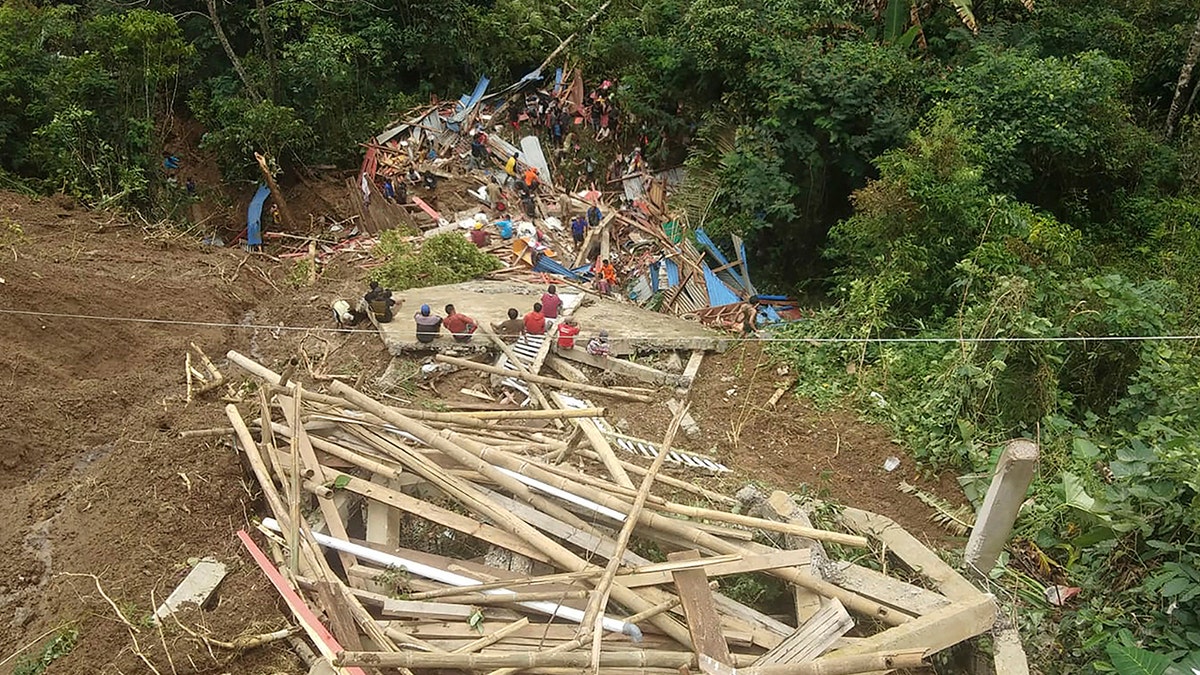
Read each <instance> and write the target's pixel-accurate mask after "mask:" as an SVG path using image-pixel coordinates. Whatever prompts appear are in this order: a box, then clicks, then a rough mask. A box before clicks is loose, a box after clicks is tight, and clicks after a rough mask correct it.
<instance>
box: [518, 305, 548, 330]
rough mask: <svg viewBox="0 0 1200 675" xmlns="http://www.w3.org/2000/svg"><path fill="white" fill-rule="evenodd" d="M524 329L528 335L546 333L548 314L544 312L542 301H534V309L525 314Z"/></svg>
mask: <svg viewBox="0 0 1200 675" xmlns="http://www.w3.org/2000/svg"><path fill="white" fill-rule="evenodd" d="M523 329H524V332H525V334H526V335H545V334H546V315H545V314H542V303H540V302H535V303H533V311H532V312H530V313H528V314H526V315H525V319H524V326H523Z"/></svg>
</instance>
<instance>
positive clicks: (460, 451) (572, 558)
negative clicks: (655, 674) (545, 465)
mask: <svg viewBox="0 0 1200 675" xmlns="http://www.w3.org/2000/svg"><path fill="white" fill-rule="evenodd" d="M332 389H333V391H334V393H336V394H338V395H340V396H344V397H346V398H347V399H349V400H351V401H353V402H354V403H355V404H356V405H358V406H360V407H362V408H363V409H364V410H368V411H370V412H372V413H374V414H376V415H379V416H380V417H382V418H383V419H385V420H387V421H388V422H389V423H391V424H394V425H396V426H397V427H398V428H400V429H402V430H404V431H406V432H408V433H410V434H412V435H413V436H415V437H416V438H419V439H421V441H422V442H424V443H427V444H428V445H429V446H430V447H433V448H435V449H437V450H440V451H442V452H444V453H446V454H447V455H449V456H450V457H452V458H453V459H454V460H455V461H457V462H459V463H461V464H462V465H463V466H465V467H468V468H470V469H473V470H475V471H478V472H479V473H480V474H481V475H484V476H486V477H488V478H489V479H491V480H493V481H495V482H496V484H497V485H499V486H501V487H502V488H503V489H505V490H506V491H508V492H509V493H510V494H513V495H519V496H520V497H523V498H524V500H525V501H527V502H528V503H529V504H532V505H534V506H537V504H538V503H539V502H540V501H541V500H536V499H531V495H530V492H529V488H527V487H526V486H525V485H524V484H523V483H521V482H519V481H518V480H516V479H515V478H513V477H511V476H509V475H508V474H506V473H503V472H501V471H500V470H498V469H497V468H496V467H494V466H492V465H491V464H489V463H488V462H486V461H484V460H483V459H482V458H481V457H479V456H477V455H476V454H475V453H473V452H471V451H469V450H467V449H466V448H464V447H463V446H461V445H458V444H456V443H453V442H451V441H450V440H448V439H447V438H445V437H444V436H441V435H438V434H437V433H435V432H434V431H433V430H432V429H430V428H429V427H427V426H425V425H423V424H421V423H419V422H417V421H416V420H412V419H409V418H406V417H404V416H403V415H400V414H398V413H394V412H392V411H389V410H388V409H387V408H386V407H385V406H383V405H381V404H379V403H377V402H376V401H374V400H372V399H371V398H370V397H368V396H366V395H364V394H362V393H360V392H358V391H356V390H355V389H354V388H353V387H350V386H349V385H347V384H345V383H344V382H335V383H333V385H332ZM505 454H506V455H507V453H505ZM414 466H415V464H414ZM510 470H513V469H510ZM517 470H518V471H519V469H517ZM425 477H426V478H427V479H430V480H433V481H435V482H439V483H441V484H442V485H444V486H445V487H446V488H449V494H451V495H452V496H456V495H457V496H458V498H460V501H463V503H464V505H467V506H468V507H470V508H472V510H474V511H476V513H478V514H479V515H481V516H483V517H486V518H492V519H493V522H495V523H496V524H497V525H499V526H501V527H503V528H504V529H506V530H508V531H509V532H511V533H513V534H515V535H517V536H518V537H521V538H522V539H525V540H526V541H527V542H529V543H530V544H532V545H534V546H536V547H538V548H539V549H541V550H543V551H545V553H546V555H548V556H550V558H551V559H553V560H554V561H555V562H556V563H557V564H558V565H560V566H562V567H564V568H565V569H567V570H568V571H571V572H579V571H583V570H586V569H590V568H591V567H592V565H590V564H588V563H587V562H585V561H584V560H583V559H581V558H580V557H578V556H577V555H575V554H574V553H572V552H571V551H570V550H568V549H567V548H565V547H564V546H562V545H561V544H559V543H558V542H557V541H555V540H553V539H551V538H550V537H548V536H546V535H544V534H543V533H542V532H540V531H539V530H537V529H536V528H534V527H533V526H531V525H529V524H528V523H526V522H525V521H523V520H521V519H519V518H517V517H516V516H514V515H512V514H511V513H509V512H508V511H505V510H504V509H501V508H497V507H496V506H495V505H494V504H492V503H491V501H490V500H488V499H487V498H486V497H485V496H484V495H482V494H481V493H480V492H479V490H478V488H476V487H474V486H471V485H469V484H467V483H465V482H464V481H462V480H461V479H458V478H456V477H454V476H449V475H446V474H445V472H442V471H440V470H439V471H434V472H432V473H431V474H429V475H426V476H425ZM444 489H445V488H444ZM559 510H562V509H561V508H560V509H559ZM576 520H577V519H576ZM613 597H614V598H615V599H616V600H617V602H619V603H621V604H622V605H624V606H625V607H628V608H629V609H632V610H635V611H639V610H642V609H646V608H648V607H649V606H650V605H651V603H649V602H647V601H646V600H644V599H643V598H642V596H641V595H639V594H638V593H635V592H633V591H631V590H630V589H628V588H625V587H623V586H614V590H613ZM655 626H657V627H658V628H659V629H660V630H662V631H663V632H664V633H666V634H667V635H669V636H670V637H671V638H672V639H674V640H676V641H677V642H679V643H680V644H685V643H686V641H687V640H689V639H690V638H689V637H688V635H689V634H688V631H687V629H686V628H685V627H683V626H682V625H680V624H679V623H678V622H676V621H674V620H671V619H669V618H667V617H656V619H655ZM638 637H640V636H636V635H635V636H634V638H635V639H637V638H638Z"/></svg>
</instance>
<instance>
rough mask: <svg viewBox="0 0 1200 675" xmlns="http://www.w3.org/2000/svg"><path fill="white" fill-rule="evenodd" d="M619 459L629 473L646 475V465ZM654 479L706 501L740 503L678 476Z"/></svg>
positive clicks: (592, 454)
mask: <svg viewBox="0 0 1200 675" xmlns="http://www.w3.org/2000/svg"><path fill="white" fill-rule="evenodd" d="M578 452H579V454H581V455H583V456H584V457H587V458H589V459H594V460H596V461H600V456H599V455H597V454H596V453H595V452H594V451H592V450H586V449H584V448H579V449H578ZM620 461H621V466H622V467H624V468H625V470H626V471H628V472H629V473H632V474H636V475H638V476H645V475H646V467H643V466H639V465H637V464H634V463H633V462H627V461H625V460H623V459H622V460H620ZM654 480H655V481H657V482H659V483H662V484H663V485H669V486H670V487H673V488H677V489H679V490H683V491H685V492H690V493H692V494H694V495H696V496H697V497H704V498H705V499H707V500H708V501H710V502H714V503H717V504H726V505H729V506H737V505H738V504H739V503H740V502H738V500H736V499H734V498H733V497H730V496H728V495H723V494H721V493H719V492H713V491H712V490H709V489H706V488H703V487H700V486H699V485H695V484H693V483H689V482H687V481H685V480H680V479H678V478H675V477H674V476H668V475H666V474H663V473H660V474H658V475H657V476H655V477H654Z"/></svg>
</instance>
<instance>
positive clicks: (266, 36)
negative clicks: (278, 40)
mask: <svg viewBox="0 0 1200 675" xmlns="http://www.w3.org/2000/svg"><path fill="white" fill-rule="evenodd" d="M254 6H255V8H256V9H257V10H258V31H259V32H260V33H262V39H263V51H265V52H266V53H267V68H268V70H269V71H270V73H271V75H270V77H271V81H270V82H268V83H267V89H268V91H267V93H269V94H270V95H271V100H272V101H274V100H276V99H278V98H279V64H278V63H276V61H275V41H274V40H273V39H271V22H270V21H268V20H267V5H266V2H264V0H254Z"/></svg>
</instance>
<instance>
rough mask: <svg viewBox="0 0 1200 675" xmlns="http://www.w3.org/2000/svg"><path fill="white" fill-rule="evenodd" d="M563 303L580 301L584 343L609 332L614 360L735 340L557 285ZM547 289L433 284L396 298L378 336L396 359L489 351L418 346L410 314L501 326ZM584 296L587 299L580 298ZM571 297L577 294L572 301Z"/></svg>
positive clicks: (717, 347)
mask: <svg viewBox="0 0 1200 675" xmlns="http://www.w3.org/2000/svg"><path fill="white" fill-rule="evenodd" d="M559 289H560V290H559V294H560V295H562V296H563V300H564V302H567V303H568V304H570V300H571V299H574V300H575V301H576V302H579V301H580V300H582V305H581V306H580V307H578V308H577V309H576V310H575V312H574V317H575V320H576V321H578V322H579V325H580V327H581V328H582V329H583V332H582V334H581V335H580V340H579V342H580V345H581V346H582V345H586V344H587V341H588V340H589V339H591V337H592V336H593V335H595V334H596V333H597V332H599V331H600V330H601V329H604V330H607V331H608V333H609V340H610V342H611V344H612V353H613V355H614V356H624V355H629V354H636V353H639V352H655V351H664V350H677V349H686V350H712V351H725V350H726V349H728V348H729V346H730V345H732V344H733V342H734V341H735V339H736V338H734V337H732V336H729V335H725V334H722V333H718V332H715V331H712V330H709V329H708V328H705V327H704V326H701V325H700V324H698V323H696V322H693V321H688V320H686V319H680V318H679V317H676V316H671V315H669V314H659V313H658V312H651V311H649V310H646V309H642V308H641V307H638V306H636V305H633V304H630V303H624V302H618V301H615V300H608V299H604V298H600V297H597V296H594V295H592V294H590V293H588V294H584V293H582V292H581V291H579V290H577V289H574V288H572V287H568V286H565V285H560V286H559ZM545 290H546V288H545V286H540V285H537V286H535V285H533V284H527V283H523V282H518V281H488V280H475V281H468V282H464V283H461V284H453V285H449V286H432V287H429V288H414V289H411V290H407V291H399V292H396V293H394V294H393V297H394V298H395V299H396V300H397V302H399V301H400V300H403V304H402V305H400V306H399V307H397V308H396V318H395V320H394V321H392V322H391V323H386V324H380V326H379V333H380V337H382V338H383V343H384V345H386V346H387V348H388V351H389V352H391V353H392V354H395V355H397V356H398V355H401V354H409V353H414V352H425V353H428V352H447V351H460V352H461V351H467V350H476V351H485V350H487V349H488V348H489V347H490V345H489V343H488V341H487V340H485V339H483V338H482V336H480V337H477V338H476V339H474V340H472V341H471V342H469V343H465V344H464V343H459V342H455V341H454V340H453V339H452V338H451V337H450V336H449V335H448V334H445V333H443V334H442V335H441V336H439V337H438V338H437V339H435V340H434V341H433V342H432V343H430V344H422V343H420V342H417V336H416V327H415V324H414V323H413V320H412V315H413V314H414V313H415V312H416V311H417V309H418V308H419V307H420V306H421V305H422V304H428V305H429V306H430V307H431V308H433V309H434V311H436V312H438V313H439V314H442V313H443V311H442V309H443V307H445V305H447V304H453V305H454V307H455V308H456V309H457V310H458V311H460V312H462V313H463V314H466V315H468V316H470V317H472V318H474V319H475V320H476V321H479V322H484V321H486V322H488V323H489V324H491V323H500V322H501V321H504V320H505V319H507V318H508V316H507V311H508V308H509V307H515V308H516V309H517V311H518V312H520V313H521V315H522V316H523V315H524V314H525V313H526V312H529V311H530V310H531V309H533V303H534V302H537V301H538V300H540V299H541V297H542V293H544V292H545ZM584 295H586V298H584V297H579V296H584ZM571 296H575V297H574V298H572V297H571Z"/></svg>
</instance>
